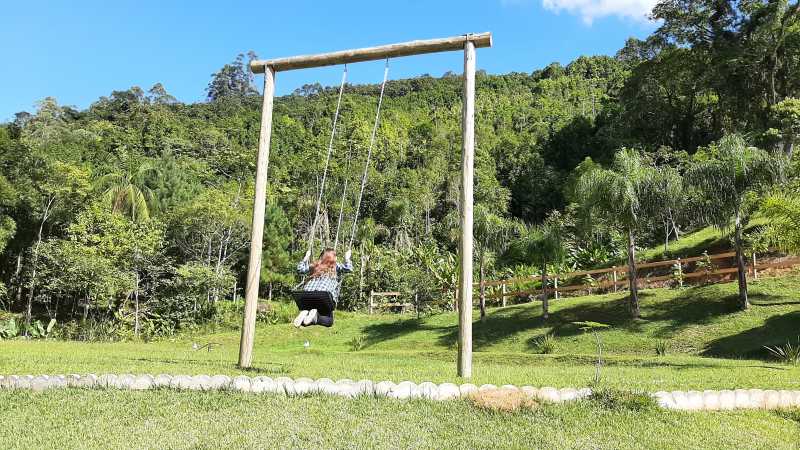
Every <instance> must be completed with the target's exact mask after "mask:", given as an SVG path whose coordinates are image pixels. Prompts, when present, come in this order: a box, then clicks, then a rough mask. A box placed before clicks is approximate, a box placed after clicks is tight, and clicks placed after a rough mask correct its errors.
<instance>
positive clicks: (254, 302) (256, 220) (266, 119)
mask: <svg viewBox="0 0 800 450" xmlns="http://www.w3.org/2000/svg"><path fill="white" fill-rule="evenodd" d="M274 95H275V72H274V71H273V70H272V68H271V67H269V66H266V67H265V69H264V100H263V102H262V105H261V131H260V134H259V139H258V156H257V158H256V186H255V199H254V202H253V229H252V231H251V235H250V260H249V262H248V264H247V284H246V286H245V294H244V319H243V321H242V338H241V340H240V341H239V367H250V365H251V364H252V362H253V340H254V339H255V333H256V312H257V311H256V310H257V308H258V284H259V281H260V278H261V250H262V249H261V247H262V241H263V238H264V213H265V209H266V202H267V170H268V169H269V141H270V137H271V134H272V100H273V97H274Z"/></svg>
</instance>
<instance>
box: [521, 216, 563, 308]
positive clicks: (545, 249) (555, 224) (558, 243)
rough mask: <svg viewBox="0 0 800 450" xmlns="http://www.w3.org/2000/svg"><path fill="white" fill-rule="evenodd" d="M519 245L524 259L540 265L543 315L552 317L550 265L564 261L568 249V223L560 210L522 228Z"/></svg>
mask: <svg viewBox="0 0 800 450" xmlns="http://www.w3.org/2000/svg"><path fill="white" fill-rule="evenodd" d="M521 231H522V235H521V236H520V239H519V241H518V244H517V245H518V246H521V250H522V252H523V254H524V260H526V261H527V262H531V263H533V264H535V265H537V266H538V267H539V274H540V276H541V282H542V317H543V318H545V319H547V318H549V317H550V297H549V292H548V290H549V288H548V284H549V280H548V275H547V266H548V265H557V264H560V263H562V262H563V261H564V259H565V258H566V255H567V250H566V223H565V220H564V217H563V216H562V215H561V213H559V212H558V211H553V212H551V213H550V215H548V216H547V218H546V219H545V221H544V222H543V223H542V224H540V225H536V226H526V227H523V228H522V230H521Z"/></svg>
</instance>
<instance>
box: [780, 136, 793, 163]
mask: <svg viewBox="0 0 800 450" xmlns="http://www.w3.org/2000/svg"><path fill="white" fill-rule="evenodd" d="M783 153H784V154H785V155H786V157H787V158H788V159H790V160H791V159H792V153H794V136H789V137H787V138H786V139H785V140H784V141H783Z"/></svg>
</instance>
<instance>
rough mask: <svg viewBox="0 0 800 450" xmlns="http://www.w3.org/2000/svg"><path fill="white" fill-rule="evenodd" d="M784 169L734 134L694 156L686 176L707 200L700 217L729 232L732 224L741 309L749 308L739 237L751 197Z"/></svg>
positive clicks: (780, 162)
mask: <svg viewBox="0 0 800 450" xmlns="http://www.w3.org/2000/svg"><path fill="white" fill-rule="evenodd" d="M783 166H784V160H783V158H782V157H776V156H773V155H771V154H770V153H768V152H766V151H764V150H761V149H758V148H754V147H749V146H748V145H747V143H746V142H745V140H744V138H743V137H741V136H739V135H735V134H734V135H728V136H725V137H724V138H722V139H721V140H720V141H719V143H717V144H716V145H714V146H712V147H711V148H710V149H709V151H708V152H701V153H698V154H697V155H695V162H694V163H693V164H692V166H691V167H690V168H689V170H688V171H687V173H686V180H687V184H688V185H690V186H692V187H693V188H695V189H697V190H698V191H699V193H700V195H702V197H703V198H704V199H705V200H706V205H707V206H706V208H704V211H702V213H701V214H702V217H701V218H702V219H704V220H706V221H707V222H710V223H711V224H713V225H715V226H717V227H718V228H720V229H729V228H730V227H731V222H733V232H734V235H733V244H734V248H735V250H736V267H737V269H738V274H737V275H738V281H739V306H740V307H741V308H742V309H746V308H747V307H749V305H750V303H749V302H748V299H747V271H746V269H745V262H744V238H743V235H742V234H743V232H744V229H745V227H746V226H747V224H748V222H749V220H750V215H751V213H752V210H753V209H754V206H756V204H755V202H754V201H752V200H753V198H752V197H753V194H755V193H756V192H758V191H759V190H761V189H763V188H765V187H767V186H770V185H772V184H774V183H776V182H777V181H778V180H779V179H780V176H781V174H782V169H783Z"/></svg>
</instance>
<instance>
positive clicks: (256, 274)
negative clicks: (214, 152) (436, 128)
mask: <svg viewBox="0 0 800 450" xmlns="http://www.w3.org/2000/svg"><path fill="white" fill-rule="evenodd" d="M491 46H492V35H491V33H478V34H466V35H462V36H454V37H448V38H442V39H430V40H422V41H411V42H403V43H398V44H390V45H382V46H378V47H368V48H360V49H352V50H343V51H338V52H332V53H321V54H315V55H302V56H292V57H287V58H278V59H271V60H257V61H252V62H251V63H250V70H251V71H252V72H253V73H257V74H260V73H263V74H264V100H263V103H262V107H261V130H260V135H259V141H258V156H257V160H256V183H255V199H254V200H255V201H254V202H253V227H252V235H251V240H250V258H249V262H248V266H247V285H246V287H245V307H244V319H243V323H242V336H241V340H240V344H239V367H242V368H247V367H250V366H251V364H252V361H253V341H254V338H255V326H256V311H257V308H258V288H259V279H260V274H261V252H262V243H263V233H264V214H265V207H266V198H267V169H268V166H269V147H270V138H271V134H272V105H273V99H274V96H275V75H276V73H278V72H285V71H289V70H298V69H308V68H312V67H324V66H332V65H338V64H348V63H355V62H365V61H374V60H383V59H385V60H387V61H388V59H390V58H398V57H403V56H412V55H421V54H426V53H439V52H448V51H463V52H464V92H463V107H462V116H461V132H462V139H463V142H462V148H461V150H462V151H461V196H460V204H461V217H460V227H461V242H460V246H459V256H460V275H459V287H458V293H459V304H460V308H459V317H458V330H459V331H458V375H459V376H461V377H464V378H469V377H471V376H472V220H473V217H472V216H473V212H472V209H473V205H472V203H473V177H474V167H473V166H474V155H475V49H476V48H484V47H491ZM345 73H346V72H345ZM385 80H386V72H384V84H385V82H386V81H385ZM343 85H344V82H343ZM340 95H341V92H340ZM337 109H338V108H337ZM378 112H380V106H379V110H378ZM376 125H377V119H376ZM334 132H335V126H334ZM373 139H374V132H373ZM329 157H330V149H329ZM364 182H365V180H362V193H363V186H364ZM320 195H321V191H320ZM359 203H360V201H359ZM357 214H358V213H356V218H355V219H354V222H353V227H355V220H357ZM316 220H317V217H316V216H315V217H314V221H315V222H316ZM312 228H313V227H312ZM350 239H351V245H352V235H351V238H350ZM337 241H338V227H337Z"/></svg>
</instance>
